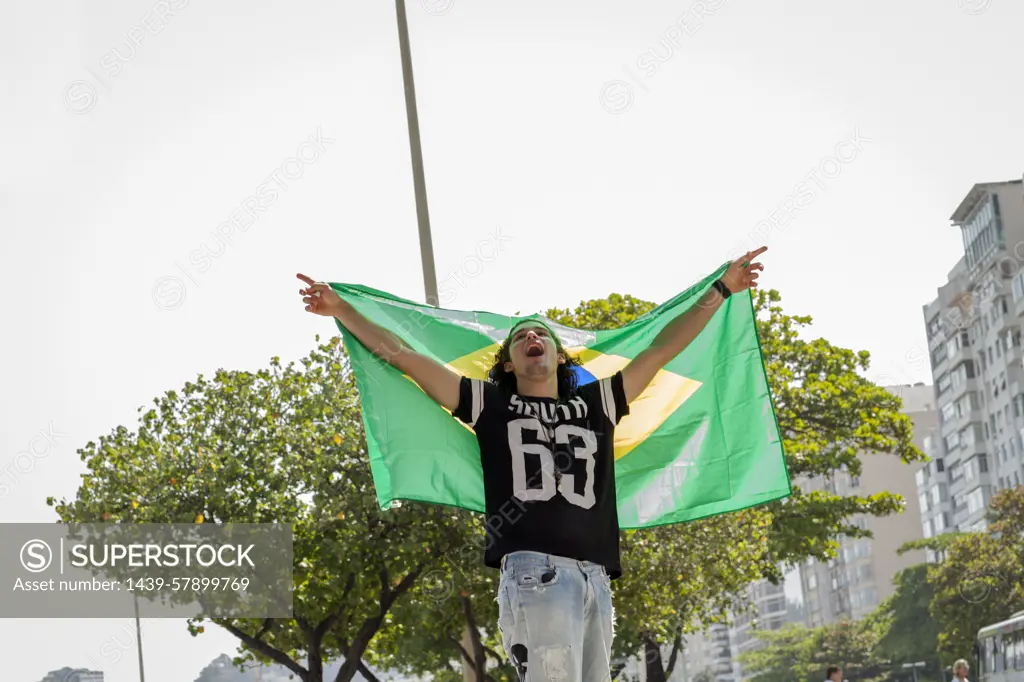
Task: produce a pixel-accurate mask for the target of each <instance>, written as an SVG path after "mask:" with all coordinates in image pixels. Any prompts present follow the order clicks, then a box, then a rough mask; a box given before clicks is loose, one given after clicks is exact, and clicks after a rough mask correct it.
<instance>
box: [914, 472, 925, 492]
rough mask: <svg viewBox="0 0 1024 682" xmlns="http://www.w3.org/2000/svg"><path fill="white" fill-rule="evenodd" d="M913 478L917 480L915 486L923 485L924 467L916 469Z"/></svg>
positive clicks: (921, 486)
mask: <svg viewBox="0 0 1024 682" xmlns="http://www.w3.org/2000/svg"><path fill="white" fill-rule="evenodd" d="M914 480H915V481H917V487H918V488H923V487H924V469H918V470H917V473H916V474H914Z"/></svg>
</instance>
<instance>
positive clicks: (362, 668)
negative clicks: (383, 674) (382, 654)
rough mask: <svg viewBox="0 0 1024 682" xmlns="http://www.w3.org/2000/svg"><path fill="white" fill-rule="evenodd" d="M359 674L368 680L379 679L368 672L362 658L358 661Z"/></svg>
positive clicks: (373, 681)
mask: <svg viewBox="0 0 1024 682" xmlns="http://www.w3.org/2000/svg"><path fill="white" fill-rule="evenodd" d="M359 674H360V675H362V676H363V677H365V678H366V679H367V681H368V682H380V680H379V679H377V676H376V675H374V674H373V673H372V672H370V668H369V667H368V666H367V665H366V664H365V663H363V661H362V660H360V661H359Z"/></svg>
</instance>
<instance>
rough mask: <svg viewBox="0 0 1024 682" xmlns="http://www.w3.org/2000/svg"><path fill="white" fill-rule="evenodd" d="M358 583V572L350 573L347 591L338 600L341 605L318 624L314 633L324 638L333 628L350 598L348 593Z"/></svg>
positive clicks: (346, 586)
mask: <svg viewBox="0 0 1024 682" xmlns="http://www.w3.org/2000/svg"><path fill="white" fill-rule="evenodd" d="M355 584H356V574H355V573H349V574H348V580H347V581H345V591H344V592H342V593H341V599H339V600H338V602H339V606H338V608H337V610H335V612H334V613H332V614H331V615H329V616H327V618H324V620H323V621H322V622H321V623H320V624H319V625H317V626H316V630H314V631H313V635H314V636H316V637H319V638H320V639H323V637H324V635H326V634H327V631H328V630H330V629H331V626H333V625H334V624H335V623H336V622H337V621H338V619H339V618H340V617H341V614H342V612H343V611H344V610H345V600H346V599H347V598H348V593H349V592H351V591H352V587H353V586H355Z"/></svg>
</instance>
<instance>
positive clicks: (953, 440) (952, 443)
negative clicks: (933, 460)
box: [946, 432, 960, 452]
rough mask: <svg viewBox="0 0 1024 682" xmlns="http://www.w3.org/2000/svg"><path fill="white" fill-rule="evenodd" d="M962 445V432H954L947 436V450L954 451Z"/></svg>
mask: <svg viewBox="0 0 1024 682" xmlns="http://www.w3.org/2000/svg"><path fill="white" fill-rule="evenodd" d="M959 447H960V433H959V432H957V433H953V434H950V435H948V436H946V452H953V451H955V450H956V449H957V448H959Z"/></svg>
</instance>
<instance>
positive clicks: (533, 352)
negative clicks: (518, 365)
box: [525, 341, 544, 358]
mask: <svg viewBox="0 0 1024 682" xmlns="http://www.w3.org/2000/svg"><path fill="white" fill-rule="evenodd" d="M525 350H526V357H528V358H539V357H540V356H542V355H544V344H543V343H541V342H540V341H530V342H529V343H527V344H526V349H525Z"/></svg>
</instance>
